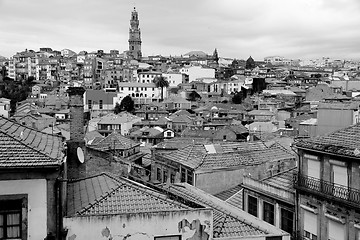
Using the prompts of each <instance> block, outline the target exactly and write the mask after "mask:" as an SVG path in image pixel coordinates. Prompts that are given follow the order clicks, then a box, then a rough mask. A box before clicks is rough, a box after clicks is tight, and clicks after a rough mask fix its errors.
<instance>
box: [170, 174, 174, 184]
mask: <svg viewBox="0 0 360 240" xmlns="http://www.w3.org/2000/svg"><path fill="white" fill-rule="evenodd" d="M170 182H171V183H174V182H175V174H173V173H171V174H170Z"/></svg>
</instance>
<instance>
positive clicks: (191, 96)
mask: <svg viewBox="0 0 360 240" xmlns="http://www.w3.org/2000/svg"><path fill="white" fill-rule="evenodd" d="M200 99H201V96H200V95H199V94H198V93H197V92H196V91H192V92H191V93H189V98H188V100H189V101H191V102H195V101H197V100H200Z"/></svg>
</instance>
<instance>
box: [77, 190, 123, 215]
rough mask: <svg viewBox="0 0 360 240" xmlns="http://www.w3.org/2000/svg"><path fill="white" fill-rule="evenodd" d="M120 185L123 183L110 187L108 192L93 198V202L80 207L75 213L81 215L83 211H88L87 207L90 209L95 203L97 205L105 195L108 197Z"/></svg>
mask: <svg viewBox="0 0 360 240" xmlns="http://www.w3.org/2000/svg"><path fill="white" fill-rule="evenodd" d="M122 186H123V185H119V186H117V187H115V188H110V191H109V192H105V193H104V194H103V195H102V196H101V197H100V198H98V199H95V200H94V202H93V203H89V204H88V206H86V207H84V208H83V209H81V210H80V211H78V212H76V213H77V214H78V215H82V214H83V213H85V212H86V211H88V210H89V209H91V208H92V207H94V206H95V205H97V204H98V203H100V202H102V201H103V200H104V199H106V198H107V197H109V196H110V195H112V194H113V193H115V192H116V191H117V190H118V189H119V188H121V187H122Z"/></svg>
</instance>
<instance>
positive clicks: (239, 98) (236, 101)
mask: <svg viewBox="0 0 360 240" xmlns="http://www.w3.org/2000/svg"><path fill="white" fill-rule="evenodd" d="M242 100H243V94H242V92H236V93H235V94H234V96H233V98H232V99H231V101H232V102H233V103H234V104H240V103H241V102H242Z"/></svg>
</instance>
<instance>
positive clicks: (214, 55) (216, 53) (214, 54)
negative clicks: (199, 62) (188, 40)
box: [213, 48, 219, 63]
mask: <svg viewBox="0 0 360 240" xmlns="http://www.w3.org/2000/svg"><path fill="white" fill-rule="evenodd" d="M213 59H214V61H215V62H216V63H219V55H218V52H217V49H216V48H215V50H214V53H213Z"/></svg>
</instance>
